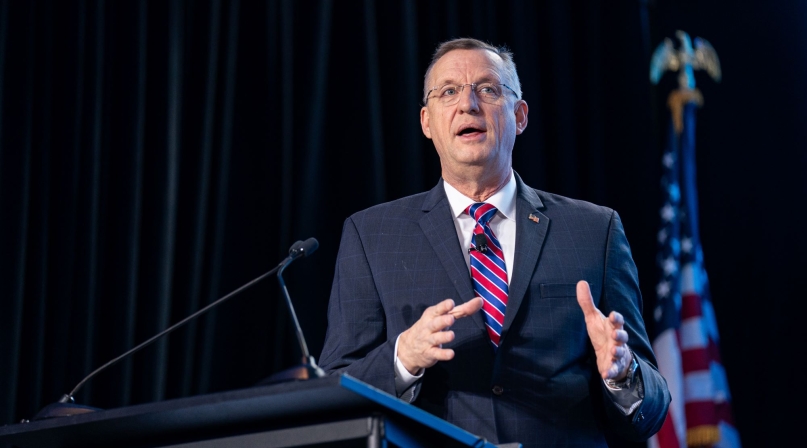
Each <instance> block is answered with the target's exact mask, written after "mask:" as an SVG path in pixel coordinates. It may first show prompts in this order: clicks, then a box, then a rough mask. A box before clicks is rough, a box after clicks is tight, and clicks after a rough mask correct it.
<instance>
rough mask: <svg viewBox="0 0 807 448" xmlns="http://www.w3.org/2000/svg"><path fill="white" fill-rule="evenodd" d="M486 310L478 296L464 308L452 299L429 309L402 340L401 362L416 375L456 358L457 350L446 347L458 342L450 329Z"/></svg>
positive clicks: (464, 305) (400, 339) (404, 334)
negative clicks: (460, 320)
mask: <svg viewBox="0 0 807 448" xmlns="http://www.w3.org/2000/svg"><path fill="white" fill-rule="evenodd" d="M481 308H482V299H481V298H480V297H476V298H474V299H472V300H469V301H468V302H465V303H463V304H462V305H460V306H454V301H453V300H451V299H446V300H443V301H442V302H440V303H438V304H437V305H434V306H430V307H428V308H426V311H424V312H423V316H421V317H420V319H419V320H418V321H417V322H415V324H414V325H412V326H411V327H410V328H409V329H408V330H406V331H404V332H403V333H401V337H400V338H399V339H398V353H397V356H398V361H400V362H401V363H402V364H403V366H404V367H406V370H408V371H409V373H411V374H412V375H418V374H419V373H420V371H421V369H425V368H428V367H431V366H433V365H435V364H437V361H448V360H450V359H452V358H454V350H452V349H450V348H443V347H442V345H443V344H446V343H448V342H451V341H453V340H454V332H453V331H451V330H449V329H448V328H450V327H451V326H452V325H454V321H455V320H457V319H459V318H462V317H466V316H470V315H472V314H473V313H476V312H477V311H479V310H480V309H481Z"/></svg>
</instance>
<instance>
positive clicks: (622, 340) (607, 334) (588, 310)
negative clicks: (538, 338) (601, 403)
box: [577, 280, 633, 381]
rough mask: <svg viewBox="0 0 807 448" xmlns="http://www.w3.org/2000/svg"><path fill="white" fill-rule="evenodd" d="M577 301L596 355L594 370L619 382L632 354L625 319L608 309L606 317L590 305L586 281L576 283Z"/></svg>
mask: <svg viewBox="0 0 807 448" xmlns="http://www.w3.org/2000/svg"><path fill="white" fill-rule="evenodd" d="M577 303H578V304H580V308H581V309H582V310H583V314H584V315H585V318H586V330H588V337H589V339H591V345H593V346H594V352H595V353H596V355H597V370H599V372H600V375H601V376H602V378H603V379H604V380H605V379H612V380H615V381H620V380H622V379H624V378H625V376H627V372H628V366H630V363H631V361H632V360H633V355H632V354H631V351H630V349H628V345H627V342H628V332H626V331H625V330H623V328H622V327H623V326H624V324H625V319H624V318H623V317H622V315H621V314H619V313H617V312H616V311H612V312H611V314H609V315H608V317H607V318H606V317H605V315H603V314H602V312H600V310H599V309H597V307H595V306H594V298H593V297H592V296H591V288H590V287H589V285H588V282H586V281H584V280H581V281H579V282H577Z"/></svg>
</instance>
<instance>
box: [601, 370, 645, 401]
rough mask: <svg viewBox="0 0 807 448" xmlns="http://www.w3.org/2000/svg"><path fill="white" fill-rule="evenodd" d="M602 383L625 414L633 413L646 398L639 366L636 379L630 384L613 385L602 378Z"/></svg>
mask: <svg viewBox="0 0 807 448" xmlns="http://www.w3.org/2000/svg"><path fill="white" fill-rule="evenodd" d="M634 356H635V355H634ZM602 383H603V385H605V389H606V390H607V391H608V393H610V394H611V398H612V399H613V400H614V404H616V406H617V407H618V408H619V410H621V411H622V412H623V413H624V414H625V415H630V414H632V413H633V411H635V410H636V408H638V407H639V405H640V404H642V400H643V399H644V382H643V381H642V375H641V370H640V369H639V368H637V369H636V373H635V378H634V381H633V382H631V385H630V386H627V387H611V386H609V385H608V383H606V382H605V380H602Z"/></svg>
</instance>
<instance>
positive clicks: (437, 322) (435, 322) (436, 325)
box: [426, 314, 454, 333]
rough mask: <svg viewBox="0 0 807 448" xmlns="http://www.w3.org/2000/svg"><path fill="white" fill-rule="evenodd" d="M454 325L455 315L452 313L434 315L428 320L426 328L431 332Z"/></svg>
mask: <svg viewBox="0 0 807 448" xmlns="http://www.w3.org/2000/svg"><path fill="white" fill-rule="evenodd" d="M452 325H454V316H452V315H450V314H443V315H442V316H437V317H434V318H432V319H431V320H430V321H428V322H427V324H426V328H427V329H428V330H429V331H430V332H431V333H436V332H438V331H443V330H445V329H446V328H449V327H450V326H452Z"/></svg>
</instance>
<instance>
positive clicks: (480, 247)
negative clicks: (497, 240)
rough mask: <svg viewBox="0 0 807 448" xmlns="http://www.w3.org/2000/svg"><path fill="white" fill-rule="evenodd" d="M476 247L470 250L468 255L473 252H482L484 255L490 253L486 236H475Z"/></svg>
mask: <svg viewBox="0 0 807 448" xmlns="http://www.w3.org/2000/svg"><path fill="white" fill-rule="evenodd" d="M473 242H474V247H470V248H468V253H471V251H472V250H475V251H479V252H482V253H483V254H484V253H485V252H487V251H488V239H487V238H485V235H484V234H481V233H479V234H474V241H473Z"/></svg>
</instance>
